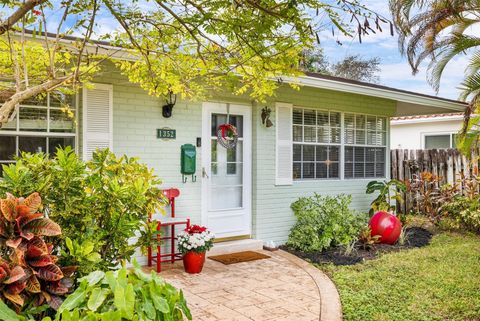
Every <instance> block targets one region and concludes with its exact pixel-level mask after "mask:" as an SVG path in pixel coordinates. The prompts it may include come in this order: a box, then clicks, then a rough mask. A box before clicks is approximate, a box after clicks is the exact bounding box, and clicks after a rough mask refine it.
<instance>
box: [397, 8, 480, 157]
mask: <svg viewBox="0 0 480 321" xmlns="http://www.w3.org/2000/svg"><path fill="white" fill-rule="evenodd" d="M390 9H391V11H392V15H393V20H394V24H395V28H396V30H397V32H398V34H399V47H400V51H401V53H402V54H403V55H405V56H406V57H407V59H408V62H409V64H410V66H411V67H412V71H413V73H417V72H418V68H419V66H420V64H421V63H422V62H424V61H426V60H427V59H428V60H429V63H428V67H427V71H428V73H427V75H428V76H427V80H428V82H429V83H430V85H431V86H432V87H433V88H434V89H435V90H436V91H438V89H439V87H440V80H441V78H442V75H443V72H444V70H445V67H446V66H447V64H448V63H449V62H451V61H452V59H453V58H455V57H459V56H467V57H468V59H469V64H468V67H467V70H466V75H465V79H464V81H463V82H462V84H461V87H460V89H461V90H462V92H461V95H460V97H459V98H460V99H462V100H464V101H469V102H470V104H469V107H468V108H467V110H466V111H465V121H464V126H463V129H462V131H461V135H459V136H460V139H459V145H460V146H461V148H462V149H464V150H470V148H472V147H475V146H476V145H477V144H478V142H479V137H480V128H479V127H478V125H477V124H479V121H480V118H479V116H472V114H475V115H478V114H480V113H479V112H480V37H479V36H478V33H476V34H475V33H472V29H473V28H475V27H478V25H477V24H478V23H480V0H390ZM475 25H477V26H475Z"/></svg>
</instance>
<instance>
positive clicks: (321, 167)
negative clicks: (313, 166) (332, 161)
mask: <svg viewBox="0 0 480 321" xmlns="http://www.w3.org/2000/svg"><path fill="white" fill-rule="evenodd" d="M327 177H328V172H327V164H325V163H317V178H327Z"/></svg>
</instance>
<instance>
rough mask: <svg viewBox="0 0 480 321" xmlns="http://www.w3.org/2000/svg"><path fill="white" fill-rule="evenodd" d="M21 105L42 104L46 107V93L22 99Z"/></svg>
mask: <svg viewBox="0 0 480 321" xmlns="http://www.w3.org/2000/svg"><path fill="white" fill-rule="evenodd" d="M22 105H29V106H44V107H46V106H47V95H46V94H42V95H38V96H35V97H31V98H29V99H27V100H24V101H23V102H22Z"/></svg>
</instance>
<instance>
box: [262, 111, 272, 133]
mask: <svg viewBox="0 0 480 321" xmlns="http://www.w3.org/2000/svg"><path fill="white" fill-rule="evenodd" d="M271 113H272V110H271V109H270V108H268V107H267V106H265V107H263V109H262V124H263V125H264V126H265V127H267V128H269V127H272V126H273V123H272V121H271V120H270V114H271Z"/></svg>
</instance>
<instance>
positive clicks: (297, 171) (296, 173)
mask: <svg viewBox="0 0 480 321" xmlns="http://www.w3.org/2000/svg"><path fill="white" fill-rule="evenodd" d="M301 178H302V164H300V163H293V179H301Z"/></svg>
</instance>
